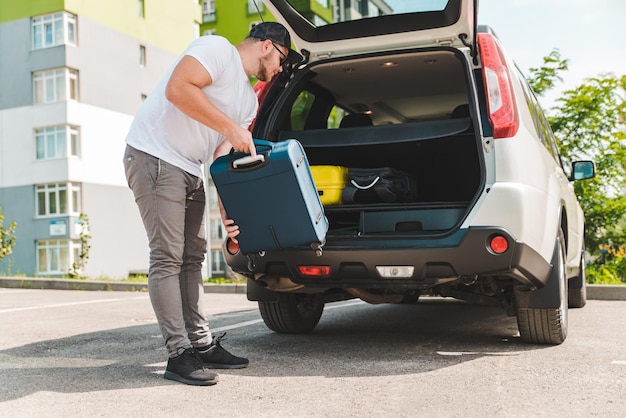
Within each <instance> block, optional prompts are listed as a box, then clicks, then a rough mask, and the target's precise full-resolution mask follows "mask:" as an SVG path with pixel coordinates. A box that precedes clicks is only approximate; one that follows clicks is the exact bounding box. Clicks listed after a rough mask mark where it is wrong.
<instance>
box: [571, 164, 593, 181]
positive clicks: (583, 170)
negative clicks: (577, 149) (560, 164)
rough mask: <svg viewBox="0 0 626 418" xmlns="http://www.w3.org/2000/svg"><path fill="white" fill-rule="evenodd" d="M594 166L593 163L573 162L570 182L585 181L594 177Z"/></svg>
mask: <svg viewBox="0 0 626 418" xmlns="http://www.w3.org/2000/svg"><path fill="white" fill-rule="evenodd" d="M595 175H596V166H595V164H594V163H593V161H574V162H573V163H572V178H571V179H570V180H585V179H590V178H592V177H595Z"/></svg>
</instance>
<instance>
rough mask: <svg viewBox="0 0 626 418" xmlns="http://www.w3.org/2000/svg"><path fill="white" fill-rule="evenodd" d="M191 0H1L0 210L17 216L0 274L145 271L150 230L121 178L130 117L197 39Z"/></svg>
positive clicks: (197, 14) (197, 17)
mask: <svg viewBox="0 0 626 418" xmlns="http://www.w3.org/2000/svg"><path fill="white" fill-rule="evenodd" d="M200 21H201V7H200V4H199V2H198V1H197V0H107V1H106V2H100V1H88V2H87V1H81V0H46V1H28V2H21V1H13V0H0V54H1V56H2V59H1V60H0V207H1V208H2V212H3V214H4V216H5V222H7V224H8V223H10V222H11V221H16V222H17V230H16V242H15V247H14V249H13V254H12V255H11V256H9V257H6V258H5V259H4V260H3V261H2V262H1V263H0V272H2V273H5V274H6V273H9V274H26V275H29V276H61V275H64V274H67V272H68V270H69V269H70V267H71V266H72V263H73V262H75V261H77V258H78V256H79V252H80V233H81V230H82V227H83V226H84V224H83V223H81V221H80V219H79V215H80V214H81V213H84V214H86V215H87V217H88V220H89V223H88V226H89V234H90V235H91V237H92V238H91V239H90V245H91V248H90V250H89V259H88V261H87V263H86V266H85V269H84V272H83V273H84V274H85V275H87V276H89V277H92V278H98V277H113V278H116V277H125V276H127V275H128V273H129V271H145V270H147V265H148V249H147V240H146V237H145V232H144V230H143V226H142V223H141V219H140V217H139V213H138V210H137V208H136V206H135V204H134V201H133V197H132V193H131V192H130V190H129V189H128V187H127V185H126V180H125V178H124V172H123V166H122V155H123V151H124V146H125V145H124V138H125V135H126V132H127V130H128V127H129V126H130V123H131V121H132V118H133V115H134V114H135V112H136V111H137V109H138V108H139V106H140V105H141V103H142V100H143V99H144V98H145V97H146V96H147V95H148V94H149V93H150V91H151V89H152V88H153V86H154V85H155V84H156V83H157V81H158V80H159V79H160V77H161V76H162V75H163V74H164V73H165V71H166V70H167V69H168V68H169V67H170V66H171V64H172V63H173V61H174V59H175V58H176V57H177V56H178V55H179V54H180V52H182V50H183V49H184V48H185V47H186V46H187V45H188V44H189V42H191V41H192V40H193V39H194V38H196V37H197V36H198V34H199V24H200Z"/></svg>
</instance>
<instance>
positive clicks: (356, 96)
mask: <svg viewBox="0 0 626 418" xmlns="http://www.w3.org/2000/svg"><path fill="white" fill-rule="evenodd" d="M265 3H266V5H267V7H268V8H269V10H270V11H271V13H272V14H273V15H274V16H276V17H277V18H278V19H279V20H280V21H281V22H282V23H284V24H285V25H286V26H287V27H288V28H289V29H290V32H291V33H292V35H293V36H294V44H295V46H296V48H297V49H298V50H299V51H300V52H301V53H302V55H303V56H304V57H305V61H304V62H302V63H299V64H298V65H293V66H292V68H290V70H289V71H284V72H283V73H282V74H281V76H280V77H279V79H278V80H277V81H276V82H275V83H274V85H272V86H271V87H270V88H269V90H268V91H267V92H264V93H267V96H265V98H264V101H263V103H262V105H261V108H260V110H259V115H258V118H257V121H256V124H255V126H254V137H255V138H263V139H267V140H271V141H281V140H285V139H288V138H295V139H297V140H299V141H300V142H301V143H302V144H303V146H304V148H305V150H306V153H307V156H308V159H309V163H310V164H311V165H312V166H317V165H319V166H329V165H330V166H339V167H346V168H361V169H372V170H374V169H377V168H381V167H392V168H395V169H397V170H400V171H402V172H403V173H405V174H406V175H408V177H409V178H410V179H411V180H412V181H414V183H415V184H416V185H417V193H416V195H414V197H413V198H412V199H410V200H409V201H406V199H405V200H404V201H397V202H394V201H381V202H357V201H354V200H350V201H349V202H346V201H339V202H335V204H328V205H326V206H325V213H326V216H327V218H328V220H329V223H330V228H329V231H328V234H327V237H326V244H325V246H324V247H323V253H322V254H321V255H319V254H316V253H315V252H314V251H312V250H311V249H310V248H308V247H302V248H289V249H282V250H279V251H267V252H263V253H259V254H246V255H244V254H241V253H239V252H237V251H236V249H234V250H233V249H232V248H230V252H228V251H225V253H226V259H227V262H228V264H229V265H230V266H231V267H232V268H233V269H234V270H235V271H237V272H239V273H241V274H244V275H245V276H247V277H248V278H249V280H248V298H249V299H250V300H256V301H258V303H259V308H260V311H261V314H262V317H263V319H264V321H265V323H266V324H267V326H268V327H269V328H270V329H272V330H274V331H276V332H283V333H300V332H309V331H311V330H313V329H314V328H315V326H316V325H317V324H318V322H319V319H320V316H321V314H322V311H323V308H324V304H325V303H327V302H332V301H337V300H343V299H349V298H355V297H356V298H361V299H363V300H365V301H367V302H371V303H400V302H416V301H417V300H418V297H419V296H420V295H440V296H449V297H454V298H458V299H463V300H467V301H470V302H476V303H489V304H495V305H500V306H502V307H504V309H505V310H506V312H507V313H508V314H510V315H516V316H517V322H518V326H519V331H520V335H521V338H522V339H523V340H524V341H526V342H531V343H547V344H559V343H561V342H563V341H564V340H565V337H566V335H567V310H568V302H569V306H570V307H582V306H583V305H584V304H585V300H586V288H585V273H584V272H585V270H584V261H583V253H584V217H583V213H582V211H581V208H580V206H579V204H578V202H577V199H576V196H575V194H574V190H573V187H572V183H571V182H572V181H573V180H579V179H584V178H589V177H592V176H593V175H594V166H593V163H592V162H589V161H578V162H574V163H573V165H572V167H571V175H570V176H569V177H568V175H566V174H565V172H564V170H563V167H562V164H561V160H560V157H559V154H558V148H557V145H556V143H555V139H554V136H553V133H552V131H551V130H550V127H549V125H548V122H547V121H546V118H545V116H544V114H543V112H542V110H541V108H540V106H539V104H538V102H537V99H536V98H535V96H534V94H533V92H532V91H531V89H530V87H529V85H528V83H527V82H526V80H525V79H524V77H523V75H522V74H521V73H520V71H519V70H518V69H517V68H516V66H515V64H514V63H513V62H512V61H511V60H510V59H509V58H508V57H507V55H506V53H505V52H504V50H503V48H502V46H501V44H500V42H499V40H498V38H497V37H496V35H495V34H494V33H493V31H492V30H491V29H490V28H488V27H477V26H476V23H475V22H476V16H475V12H476V2H475V0H449V1H446V0H443V1H440V3H441V7H434V8H430V9H426V10H424V9H421V10H419V9H416V11H414V12H403V13H396V14H394V12H393V10H390V9H389V8H388V6H387V4H386V3H384V2H363V3H364V4H365V3H368V4H369V7H372V5H373V4H379V6H380V9H378V10H377V11H376V12H375V13H372V10H369V11H368V10H360V12H361V14H358V13H357V11H356V10H354V9H350V10H348V9H346V10H344V11H343V12H342V13H340V15H341V16H342V18H344V19H346V21H342V22H339V23H333V24H321V25H320V24H319V23H320V22H321V20H320V19H319V18H312V17H311V16H312V12H311V10H309V8H310V7H311V4H314V3H315V2H301V1H287V0H269V1H266V2H265ZM421 3H424V4H429V5H432V4H433V3H436V2H418V1H415V2H411V4H415V7H417V8H419V7H423V5H421ZM346 4H347V3H346ZM299 5H304V6H303V7H305V8H306V10H303V9H298V7H300V6H299ZM368 12H369V15H372V14H376V15H377V16H375V17H363V16H362V15H363V14H366V15H367V13H368ZM350 13H352V15H353V17H354V15H356V19H355V20H347V19H349V18H350V16H349V15H350ZM307 17H309V18H310V20H309V19H308V18H307ZM354 114H360V115H361V116H360V119H369V121H368V123H367V124H365V125H367V126H351V127H345V126H343V125H342V124H341V123H340V121H341V120H342V119H343V117H344V116H347V115H354ZM365 115H367V116H365ZM368 116H369V117H368ZM348 118H350V116H348ZM567 169H568V171H570V167H568V168H567ZM226 244H227V245H225V249H226V250H228V249H229V247H232V246H229V245H228V244H229V243H228V242H227V243H226Z"/></svg>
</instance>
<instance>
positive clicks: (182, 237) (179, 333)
mask: <svg viewBox="0 0 626 418" xmlns="http://www.w3.org/2000/svg"><path fill="white" fill-rule="evenodd" d="M124 169H125V172H126V180H127V181H128V186H129V187H130V188H131V190H132V191H133V194H134V195H135V202H137V206H138V207H139V212H140V213H141V218H142V219H143V224H144V227H145V228H146V233H147V234H148V243H149V246H150V270H149V273H148V292H149V294H150V301H151V302H152V307H153V309H154V313H155V315H156V317H157V321H158V323H159V327H160V328H161V333H162V334H163V338H164V339H165V347H166V348H167V351H168V352H169V355H170V356H176V355H177V354H179V353H180V352H182V350H183V349H184V348H189V347H191V346H194V347H201V346H205V345H207V344H209V343H210V342H211V331H210V330H209V325H208V322H207V319H206V317H205V316H204V306H203V297H204V288H203V285H202V262H203V261H204V256H205V254H206V238H205V230H204V209H205V204H206V196H205V193H204V184H203V182H202V179H201V178H198V177H196V176H193V175H191V174H189V173H187V172H186V171H184V170H182V169H180V168H178V167H175V166H173V165H171V164H168V163H166V162H165V161H163V160H160V159H158V158H156V157H153V156H152V155H150V154H146V153H145V152H142V151H139V150H136V149H135V148H133V147H131V146H127V147H126V152H125V154H124Z"/></svg>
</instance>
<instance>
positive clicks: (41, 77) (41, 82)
mask: <svg viewBox="0 0 626 418" xmlns="http://www.w3.org/2000/svg"><path fill="white" fill-rule="evenodd" d="M33 91H34V94H35V97H34V101H35V103H36V104H46V103H55V102H62V101H66V100H78V71H77V70H74V69H71V68H57V69H54V70H45V71H37V72H35V73H33Z"/></svg>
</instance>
